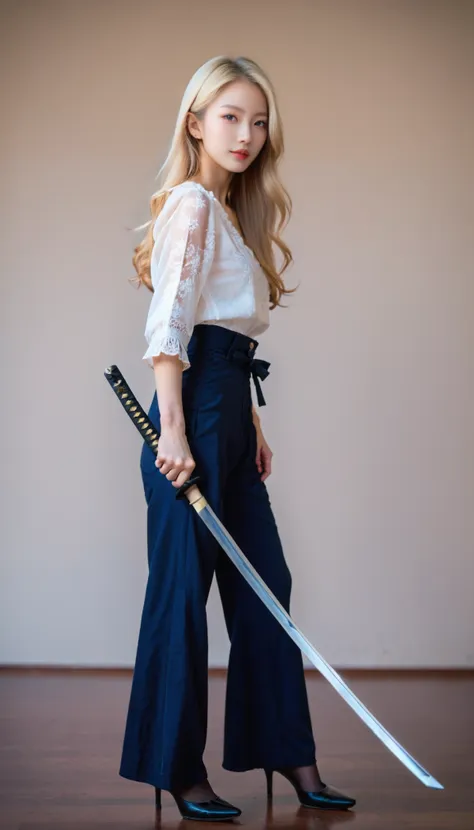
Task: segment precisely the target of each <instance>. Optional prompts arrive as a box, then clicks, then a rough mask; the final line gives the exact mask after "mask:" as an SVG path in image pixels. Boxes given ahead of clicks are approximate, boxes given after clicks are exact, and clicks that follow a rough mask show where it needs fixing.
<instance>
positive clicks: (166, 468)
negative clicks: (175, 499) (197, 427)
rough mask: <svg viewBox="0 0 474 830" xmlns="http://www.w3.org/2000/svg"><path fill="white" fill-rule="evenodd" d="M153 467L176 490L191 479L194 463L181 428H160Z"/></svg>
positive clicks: (184, 433)
mask: <svg viewBox="0 0 474 830" xmlns="http://www.w3.org/2000/svg"><path fill="white" fill-rule="evenodd" d="M155 466H156V467H157V468H158V469H159V471H160V473H162V475H165V476H166V478H167V479H168V481H171V482H172V484H173V487H176V488H178V487H182V485H183V484H184V483H185V482H186V481H187V480H188V479H189V478H190V477H191V475H192V473H193V470H194V468H195V466H196V462H195V461H194V458H193V457H192V455H191V450H190V449H189V444H188V440H187V438H186V432H185V430H184V429H183V427H182V426H166V427H164V428H163V427H162V430H161V435H160V437H159V440H158V452H157V455H156V461H155Z"/></svg>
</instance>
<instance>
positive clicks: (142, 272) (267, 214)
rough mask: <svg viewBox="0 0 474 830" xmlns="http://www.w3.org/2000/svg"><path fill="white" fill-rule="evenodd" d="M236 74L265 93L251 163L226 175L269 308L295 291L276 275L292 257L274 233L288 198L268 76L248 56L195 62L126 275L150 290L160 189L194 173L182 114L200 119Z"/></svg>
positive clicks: (163, 195) (195, 156) (193, 145)
mask: <svg viewBox="0 0 474 830" xmlns="http://www.w3.org/2000/svg"><path fill="white" fill-rule="evenodd" d="M241 78H245V79H247V80H248V81H250V82H252V83H254V84H256V85H258V86H259V87H260V89H261V90H262V92H263V93H264V95H265V96H266V99H267V103H268V133H267V137H266V141H265V144H264V145H263V147H262V149H261V151H260V153H259V155H258V156H257V158H256V159H255V161H254V162H253V164H252V165H250V167H249V168H248V169H247V170H246V171H245V172H244V173H242V174H239V175H234V176H233V177H232V180H231V184H230V188H229V194H228V203H229V205H230V207H231V208H232V209H233V210H234V211H235V213H236V215H237V219H238V222H239V225H240V227H241V229H242V232H243V235H244V239H245V242H246V244H247V245H248V247H249V248H251V249H252V250H253V252H254V254H255V256H256V258H257V260H258V261H259V263H260V265H261V267H262V269H263V271H264V273H265V275H266V277H267V280H268V284H269V301H270V302H271V306H270V307H271V308H272V309H273V308H275V306H277V305H281V303H280V299H281V297H282V295H283V294H291V293H293V291H296V288H292V289H287V288H286V287H285V284H284V282H283V279H282V276H281V275H282V274H283V272H284V271H285V270H286V268H287V267H288V266H289V264H290V263H291V262H292V261H293V258H292V255H291V251H290V249H289V248H288V246H287V245H286V244H285V242H284V241H283V240H282V239H281V238H280V231H281V230H282V229H283V227H284V226H285V225H286V224H287V222H288V220H289V218H290V215H291V209H292V202H291V197H290V196H289V194H288V192H287V191H286V190H285V188H284V187H283V185H282V183H281V182H280V180H279V178H278V172H277V165H278V162H279V160H280V158H281V156H282V155H283V150H284V142H283V127H282V121H281V116H280V113H279V110H278V105H277V101H276V96H275V91H274V89H273V86H272V83H271V81H270V80H269V78H268V77H267V76H266V74H265V73H264V72H263V70H262V69H261V68H260V67H259V66H258V64H256V63H255V62H254V61H252V60H250V59H249V58H244V57H239V58H236V59H232V58H228V57H225V56H219V57H215V58H211V60H208V61H206V63H204V64H203V65H202V66H201V67H199V69H198V70H197V71H196V72H195V73H194V75H193V77H192V78H191V80H190V81H189V83H188V86H187V87H186V90H185V92H184V95H183V99H182V101H181V106H180V109H179V113H178V118H177V121H176V127H175V130H174V135H173V138H172V141H171V147H170V150H169V153H168V156H167V158H166V160H165V162H164V164H163V165H162V167H161V168H160V170H159V172H158V175H157V178H158V177H161V181H162V186H161V188H160V189H159V190H157V191H156V192H155V193H154V194H153V195H152V197H151V201H150V211H151V216H152V218H151V220H150V221H149V222H147V223H145V224H144V225H141V226H140V228H137V229H136V230H141V229H142V228H145V227H147V228H148V230H147V232H146V236H145V237H144V239H143V240H142V242H140V244H139V245H137V247H136V248H135V253H134V256H133V259H132V262H133V265H134V268H135V270H136V272H137V276H136V277H133V278H132V279H131V280H130V281H131V282H134V283H138V286H137V287H140V284H141V283H143V284H144V285H146V287H147V288H148V289H149V290H150V291H153V285H152V282H151V275H150V260H151V252H152V248H153V226H154V223H155V220H156V218H157V216H158V215H159V213H160V211H161V210H162V208H163V206H164V204H165V202H166V199H167V198H168V195H169V194H168V193H167V192H166V191H167V190H168V189H169V188H170V187H174V186H176V185H178V184H181V183H182V182H184V181H187V180H188V179H190V178H192V177H195V176H196V175H197V174H198V173H199V141H197V140H196V139H195V138H194V137H193V136H192V135H191V134H190V132H189V130H188V128H187V114H188V113H189V112H191V113H194V115H195V116H196V117H197V118H198V119H202V118H203V116H204V113H205V111H206V108H207V107H208V106H209V104H210V103H211V102H212V101H213V100H214V99H215V98H216V97H217V95H218V94H219V93H220V91H221V90H222V88H223V87H224V86H226V85H227V84H229V83H231V82H232V81H235V80H238V79H241ZM277 219H278V222H277ZM272 243H274V244H275V245H276V246H277V248H279V249H280V252H281V254H282V256H283V265H282V267H281V268H280V270H277V266H276V263H275V257H274V252H273V248H272Z"/></svg>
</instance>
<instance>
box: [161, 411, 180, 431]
mask: <svg viewBox="0 0 474 830" xmlns="http://www.w3.org/2000/svg"><path fill="white" fill-rule="evenodd" d="M160 425H161V429H162V430H163V429H173V430H175V431H178V430H182V431H184V430H185V426H186V424H185V420H184V414H183V412H180V411H175V410H168V411H166V410H165V411H164V412H161V410H160Z"/></svg>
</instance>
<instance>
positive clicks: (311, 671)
mask: <svg viewBox="0 0 474 830" xmlns="http://www.w3.org/2000/svg"><path fill="white" fill-rule="evenodd" d="M334 668H335V669H336V671H338V672H340V673H341V674H343V675H344V676H345V677H353V678H357V677H364V678H368V677H370V676H373V677H380V676H382V675H384V676H392V677H394V678H395V677H416V676H420V677H427V676H428V675H440V676H441V675H442V676H444V677H446V676H450V677H455V676H459V677H467V676H469V675H473V676H474V667H470V666H458V667H456V666H446V667H443V666H428V667H424V666H403V667H400V666H394V667H387V666H374V667H354V666H338V667H336V666H334ZM304 672H305V675H307V676H308V678H311V679H315V678H316V677H320V678H321V679H323V676H322V675H321V673H320V672H319V671H318V669H315V668H306V669H305V670H304ZM0 673H2V674H81V675H102V676H109V677H129V676H130V677H131V675H132V673H133V668H130V667H109V666H62V665H57V666H56V665H19V664H15V665H14V664H12V665H8V664H4V665H0ZM226 676H227V669H226V668H225V667H222V668H217V667H211V668H210V669H209V677H224V678H225V677H226Z"/></svg>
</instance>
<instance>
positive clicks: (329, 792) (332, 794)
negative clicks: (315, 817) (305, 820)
mask: <svg viewBox="0 0 474 830" xmlns="http://www.w3.org/2000/svg"><path fill="white" fill-rule="evenodd" d="M275 772H279V773H280V775H283V777H284V778H286V779H287V781H289V782H290V784H292V786H293V787H294V789H295V791H296V794H297V796H298V799H299V802H300V804H301V805H302V806H303V807H314V808H316V809H319V810H349V809H350V808H351V807H354V805H355V804H356V800H355V798H350V797H349V796H347V795H344V793H341V792H339V791H338V790H335V789H334V787H330V786H328V785H327V784H323V788H322V789H321V790H318V791H317V792H307V791H306V790H302V789H301V787H300V786H299V785H298V782H297V781H296V779H295V778H294V776H293V775H292V774H291V773H290V772H286V771H284V770H275ZM265 775H266V777H267V796H268V798H272V796H273V770H265Z"/></svg>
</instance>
